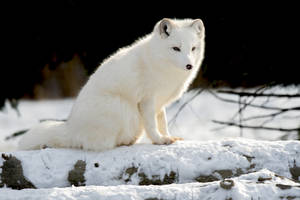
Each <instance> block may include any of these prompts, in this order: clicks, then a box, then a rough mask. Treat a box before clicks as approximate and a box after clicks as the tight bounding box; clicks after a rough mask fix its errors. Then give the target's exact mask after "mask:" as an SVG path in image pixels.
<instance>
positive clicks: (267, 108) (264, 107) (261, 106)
mask: <svg viewBox="0 0 300 200" xmlns="http://www.w3.org/2000/svg"><path fill="white" fill-rule="evenodd" d="M208 92H209V93H210V94H211V95H213V96H214V97H216V98H217V99H219V100H221V101H225V102H228V103H234V104H238V103H239V102H238V101H236V100H232V99H226V98H223V97H220V96H219V95H217V94H216V93H214V92H212V91H210V90H208ZM241 103H242V104H246V103H243V102H241ZM247 106H250V107H254V108H262V109H266V110H278V111H281V110H282V109H292V110H299V108H300V107H294V108H278V107H272V106H263V105H257V104H248V105H247Z"/></svg>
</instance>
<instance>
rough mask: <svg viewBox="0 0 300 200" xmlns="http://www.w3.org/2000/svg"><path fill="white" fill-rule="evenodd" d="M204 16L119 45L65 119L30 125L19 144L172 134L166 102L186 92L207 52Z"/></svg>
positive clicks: (99, 147)
mask: <svg viewBox="0 0 300 200" xmlns="http://www.w3.org/2000/svg"><path fill="white" fill-rule="evenodd" d="M204 35H205V34H204V25H203V23H202V21H201V20H200V19H196V20H192V19H185V20H171V19H163V20H161V21H159V22H158V23H157V24H156V25H155V27H154V30H153V32H152V33H150V34H149V35H147V36H145V37H143V38H141V39H139V40H138V41H136V42H135V43H134V44H133V45H131V46H128V47H125V48H122V49H120V50H119V51H117V52H116V53H115V54H113V55H112V56H111V57H109V58H108V59H106V60H105V61H104V62H103V63H102V64H101V65H100V67H99V68H98V69H97V70H96V71H95V73H94V74H93V75H91V77H90V79H89V80H88V82H87V83H86V85H85V86H84V87H83V88H82V90H81V91H80V93H79V96H78V97H77V99H76V101H75V103H74V106H73V108H72V111H71V113H70V116H69V118H68V120H67V121H66V122H57V121H46V122H43V123H41V124H39V125H37V126H36V127H33V128H32V129H31V130H30V131H28V132H27V133H26V134H25V135H24V136H23V138H22V139H21V141H20V143H19V149H20V150H26V149H39V148H42V147H44V146H48V147H62V148H83V149H86V150H95V151H103V150H107V149H111V148H114V147H116V146H119V145H131V144H134V143H135V142H136V140H137V139H138V138H139V137H140V136H141V135H142V133H143V131H145V132H146V133H147V136H148V137H149V138H150V139H151V140H152V141H153V143H154V144H170V143H173V142H174V141H176V140H178V139H181V138H178V137H173V136H171V135H170V134H169V131H168V127H167V119H166V111H165V107H166V106H167V105H168V104H170V103H171V102H173V101H174V100H176V99H178V98H179V97H181V96H182V94H183V92H184V91H186V89H187V87H188V86H189V84H190V83H191V81H192V80H193V79H194V78H195V76H196V74H197V72H198V70H199V68H200V65H201V62H202V60H203V56H204Z"/></svg>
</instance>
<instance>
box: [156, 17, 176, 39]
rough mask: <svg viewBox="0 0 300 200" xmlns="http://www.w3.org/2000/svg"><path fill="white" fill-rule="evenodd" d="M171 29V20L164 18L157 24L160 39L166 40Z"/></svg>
mask: <svg viewBox="0 0 300 200" xmlns="http://www.w3.org/2000/svg"><path fill="white" fill-rule="evenodd" d="M172 28H173V22H172V21H171V19H168V18H164V19H162V20H161V21H160V22H159V25H158V30H159V34H160V35H161V37H162V38H167V37H169V36H170V34H171V32H172Z"/></svg>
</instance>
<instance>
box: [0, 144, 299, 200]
mask: <svg viewBox="0 0 300 200" xmlns="http://www.w3.org/2000/svg"><path fill="white" fill-rule="evenodd" d="M0 166H1V168H0V178H1V182H0V187H1V185H2V187H7V188H14V189H22V188H53V187H70V186H71V185H75V186H92V185H94V186H95V185H96V186H119V187H120V188H124V191H125V190H127V189H126V188H127V187H128V188H130V190H137V188H139V187H138V185H169V184H173V183H175V184H179V185H182V187H183V188H188V187H189V186H191V188H190V189H192V188H193V187H194V186H195V187H196V188H197V187H200V186H201V187H202V186H203V185H201V184H200V185H199V183H205V184H207V183H210V184H209V185H211V186H210V188H213V185H214V184H215V185H220V184H219V183H218V182H219V181H220V180H224V179H226V178H227V179H228V178H234V177H238V178H237V179H236V178H235V179H233V180H236V181H237V182H236V181H235V183H234V185H235V187H239V185H240V186H241V187H239V190H240V189H242V188H243V190H245V191H247V190H248V189H247V188H251V187H252V186H251V184H255V183H257V182H260V179H259V177H258V175H257V174H261V182H265V181H269V182H272V181H273V184H270V185H267V186H253V187H259V188H263V187H268V190H270V191H272V190H274V188H276V189H277V190H279V191H281V190H282V188H280V187H276V184H284V185H286V184H288V185H295V186H299V183H297V182H298V181H299V180H300V179H299V178H300V142H299V141H273V142H267V141H257V140H250V139H228V140H223V141H207V142H199V141H195V142H192V141H182V142H177V143H175V144H172V145H151V144H136V145H133V146H129V147H127V146H123V147H119V148H116V149H113V150H110V151H105V152H90V151H81V150H74V149H51V148H48V149H43V150H36V151H19V152H11V153H2V158H0ZM254 172H256V173H254ZM267 174H268V175H267ZM12 175H13V176H12ZM266 177H267V178H266ZM270 178H271V179H270ZM247 181H249V182H250V183H251V184H249V185H247ZM196 182H198V183H197V184H196ZM214 182H215V183H214ZM190 183H193V184H194V185H193V184H191V185H189V184H190ZM22 184H25V185H26V187H22ZM228 184H229V185H230V184H231V182H230V181H229V182H226V181H225V182H224V181H223V186H224V187H225V188H226V185H228ZM274 184H275V185H274ZM120 185H123V186H120ZM126 185H137V186H136V187H134V186H131V187H129V186H126ZM179 185H177V186H176V185H175V186H170V188H175V189H174V190H176V188H178V187H181V186H179ZM283 187H284V186H283ZM291 187H292V186H291ZM293 187H294V186H293ZM99 188H100V189H99ZM104 188H105V187H86V190H87V191H89V190H92V191H95V192H96V191H98V190H100V191H101V190H104ZM108 188H109V190H112V191H113V190H114V187H108ZM141 188H143V187H141ZM148 188H153V191H158V190H160V189H158V188H156V187H152V186H151V187H148ZM204 188H205V187H204ZM272 188H273V189H272ZM223 189H224V188H223ZM299 189H300V188H299V187H295V190H296V191H299ZM67 190H69V191H70V192H71V191H72V190H74V189H72V188H68V189H67ZM81 190H84V189H81ZM138 190H140V189H138ZM187 190H188V189H183V190H182V192H183V193H185V192H186V191H187ZM203 190H205V189H203ZM42 191H45V192H46V193H47V191H49V190H42ZM55 191H56V192H57V194H58V193H60V191H61V189H55ZM184 191H185V192H184ZM3 192H7V193H9V192H12V191H9V190H7V189H0V193H3ZM25 193H26V192H25ZM238 193H239V192H238ZM49 194H50V193H49ZM72 194H73V192H72ZM0 199H1V198H0Z"/></svg>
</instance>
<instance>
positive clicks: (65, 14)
mask: <svg viewBox="0 0 300 200" xmlns="http://www.w3.org/2000/svg"><path fill="white" fill-rule="evenodd" d="M106 3H107V2H103V1H84V0H68V1H66V0H61V1H22V2H16V1H11V2H10V3H9V5H6V4H2V8H1V9H2V11H3V12H2V19H1V21H2V22H3V23H2V25H1V26H2V33H4V36H2V40H3V41H2V44H3V45H2V49H3V52H4V53H3V54H2V56H3V59H2V61H3V62H1V69H0V70H1V82H0V83H1V88H2V89H1V97H0V107H1V105H3V103H4V101H5V100H6V99H10V100H12V99H19V98H22V97H27V98H35V94H34V93H35V91H36V89H35V88H36V85H37V84H40V83H41V82H43V79H44V78H45V76H46V75H45V74H49V73H51V72H52V71H57V70H59V69H58V67H61V66H62V65H61V64H62V63H67V64H66V65H67V67H66V66H65V65H63V67H65V68H69V70H67V71H66V70H65V71H64V72H63V73H58V76H60V77H61V79H72V77H74V73H69V72H70V71H72V69H73V68H72V66H73V65H72V63H75V64H77V65H78V63H80V65H81V66H83V68H84V72H83V73H86V74H87V75H89V74H91V73H92V72H93V71H94V70H95V69H96V68H97V67H98V65H99V64H100V63H101V62H102V60H103V59H104V58H106V57H107V56H109V55H110V54H112V53H113V52H115V51H116V50H117V49H118V48H120V47H123V46H125V45H129V44H131V43H132V42H133V41H134V40H136V39H137V38H138V37H141V36H143V35H145V34H148V33H150V32H151V31H152V29H153V27H154V25H155V23H156V22H157V21H159V20H160V19H162V18H164V17H169V18H201V19H202V20H203V21H204V23H205V26H206V57H205V61H204V63H203V65H202V69H201V71H200V73H199V76H198V78H197V80H196V82H195V83H194V84H193V87H208V86H209V87H220V86H226V87H253V86H259V85H263V84H270V83H271V84H281V85H290V84H299V83H300V79H299V72H298V69H299V66H298V63H299V62H295V61H296V60H297V57H298V55H297V54H298V52H297V51H298V50H297V49H298V48H299V47H298V46H297V44H296V38H297V36H298V35H297V33H296V30H297V29H298V28H297V26H298V24H299V22H298V20H299V19H298V18H297V10H296V7H295V6H294V5H287V4H285V5H283V4H282V3H281V2H279V3H277V4H276V5H275V3H273V4H268V5H266V6H263V5H261V4H251V3H245V4H243V5H241V4H239V5H238V4H233V5H232V6H231V5H228V4H227V5H221V4H218V3H216V2H215V5H211V6H205V5H204V3H203V2H201V1H197V2H196V1H194V2H192V1H191V2H188V1H187V2H180V3H176V2H173V3H172V4H168V3H166V5H163V3H162V2H159V3H158V2H144V1H139V2H133V3H128V2H123V3H119V2H111V3H113V5H107V4H106ZM295 36H296V37H295ZM74 59H75V61H74ZM73 71H74V70H73ZM62 74H63V75H62ZM78 77H80V78H79V79H78V81H77V80H75V79H74V80H72V82H71V83H72V84H73V85H74V84H75V85H76V82H77V85H79V86H78V87H79V88H80V87H81V85H82V84H84V81H85V78H84V77H81V76H80V75H79V76H78ZM64 83H65V82H61V87H64V86H63V85H66V84H64ZM74 95H76V94H75V93H74V92H73V93H67V94H64V93H62V94H61V97H65V96H74Z"/></svg>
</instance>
